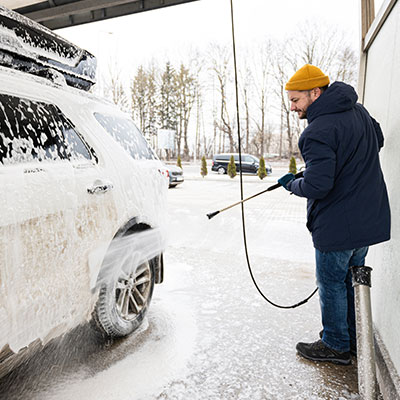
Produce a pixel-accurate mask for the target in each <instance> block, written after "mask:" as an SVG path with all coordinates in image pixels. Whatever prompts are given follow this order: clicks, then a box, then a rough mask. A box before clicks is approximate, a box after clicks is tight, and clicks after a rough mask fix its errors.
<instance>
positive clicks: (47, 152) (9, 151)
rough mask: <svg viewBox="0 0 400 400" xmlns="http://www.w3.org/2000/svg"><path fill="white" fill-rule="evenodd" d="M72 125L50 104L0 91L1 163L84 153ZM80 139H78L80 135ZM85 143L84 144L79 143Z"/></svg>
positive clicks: (85, 155)
mask: <svg viewBox="0 0 400 400" xmlns="http://www.w3.org/2000/svg"><path fill="white" fill-rule="evenodd" d="M71 130H72V131H74V130H73V127H72V126H71V124H70V123H69V122H68V120H67V119H66V118H65V117H64V116H63V115H62V113H61V111H60V110H59V109H58V108H57V107H56V106H54V105H52V104H47V103H42V102H37V101H31V100H28V99H23V98H19V97H16V96H9V95H5V94H0V163H2V164H3V165H7V164H19V163H27V162H32V161H44V160H46V161H56V160H63V159H70V158H76V157H77V156H78V154H80V155H79V156H83V157H85V158H88V157H89V158H90V153H89V152H88V150H87V148H86V153H85V152H84V151H83V152H82V149H80V145H78V144H77V134H76V132H75V131H74V132H75V133H72V131H71ZM79 141H81V140H80V139H79ZM82 145H83V146H84V147H85V145H84V144H83V143H82Z"/></svg>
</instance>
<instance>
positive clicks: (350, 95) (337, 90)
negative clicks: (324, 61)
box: [307, 82, 358, 123]
mask: <svg viewBox="0 0 400 400" xmlns="http://www.w3.org/2000/svg"><path fill="white" fill-rule="evenodd" d="M357 99H358V96H357V93H356V92H355V90H354V89H353V87H352V86H350V85H347V84H346V83H343V82H334V83H332V85H331V86H329V87H328V89H327V90H326V91H325V92H324V93H323V94H322V95H321V96H320V97H319V98H318V99H317V100H315V101H314V103H312V104H311V105H310V106H309V107H308V109H307V121H308V123H310V122H312V121H313V120H314V119H315V118H317V117H319V116H320V115H325V114H334V113H340V112H344V111H348V110H350V109H352V108H353V107H354V105H355V104H356V103H357Z"/></svg>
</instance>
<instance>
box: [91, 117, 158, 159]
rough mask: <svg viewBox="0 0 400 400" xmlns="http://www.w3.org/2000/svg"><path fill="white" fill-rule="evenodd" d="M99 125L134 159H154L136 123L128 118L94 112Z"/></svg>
mask: <svg viewBox="0 0 400 400" xmlns="http://www.w3.org/2000/svg"><path fill="white" fill-rule="evenodd" d="M94 116H95V118H96V119H97V121H98V122H99V123H100V125H101V126H102V127H103V128H104V129H105V130H106V131H107V132H108V133H109V134H110V135H111V136H112V137H113V138H114V139H115V140H116V141H117V142H118V143H119V144H120V145H121V146H122V147H123V148H124V149H125V150H126V151H127V152H128V153H129V154H130V155H131V156H132V158H134V159H135V160H143V159H147V160H155V159H156V156H155V154H154V152H153V150H152V149H151V147H150V146H149V144H148V143H147V141H146V139H145V138H144V137H143V135H142V133H141V132H140V131H139V129H138V128H136V125H135V124H134V123H133V121H131V120H130V119H128V118H121V117H118V116H111V115H104V114H100V113H95V114H94Z"/></svg>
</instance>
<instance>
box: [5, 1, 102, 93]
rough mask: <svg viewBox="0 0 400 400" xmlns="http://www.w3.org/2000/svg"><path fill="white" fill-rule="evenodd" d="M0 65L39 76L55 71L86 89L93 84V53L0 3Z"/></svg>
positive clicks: (76, 85) (94, 81) (95, 64)
mask: <svg viewBox="0 0 400 400" xmlns="http://www.w3.org/2000/svg"><path fill="white" fill-rule="evenodd" d="M0 65H2V66H5V67H8V68H11V69H17V70H20V71H24V72H28V73H31V74H35V75H41V76H52V74H48V73H45V72H46V71H48V70H55V71H57V72H58V73H61V74H62V75H63V76H64V78H65V81H66V83H67V84H68V85H69V86H73V87H75V88H78V89H82V90H86V91H87V90H89V89H90V88H91V87H92V86H93V85H94V84H95V83H96V66H97V60H96V57H95V56H93V55H92V54H90V53H89V52H88V51H86V50H83V49H81V48H80V47H78V46H75V45H74V44H72V43H70V42H68V41H67V40H65V39H63V38H62V37H61V36H58V35H57V34H55V33H54V32H52V31H51V30H49V29H48V28H46V27H44V26H42V25H40V24H38V23H37V22H34V21H32V20H30V19H28V18H26V17H24V16H22V15H20V14H18V13H16V12H14V11H11V10H8V9H7V8H5V7H4V6H1V5H0Z"/></svg>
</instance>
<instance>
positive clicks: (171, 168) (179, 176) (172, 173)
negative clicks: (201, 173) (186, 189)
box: [165, 165, 185, 188]
mask: <svg viewBox="0 0 400 400" xmlns="http://www.w3.org/2000/svg"><path fill="white" fill-rule="evenodd" d="M165 169H166V171H167V176H168V178H169V187H170V188H172V187H175V186H176V185H179V184H180V183H182V182H183V181H184V180H185V178H184V177H183V170H182V168H181V167H178V166H177V165H166V166H165Z"/></svg>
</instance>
